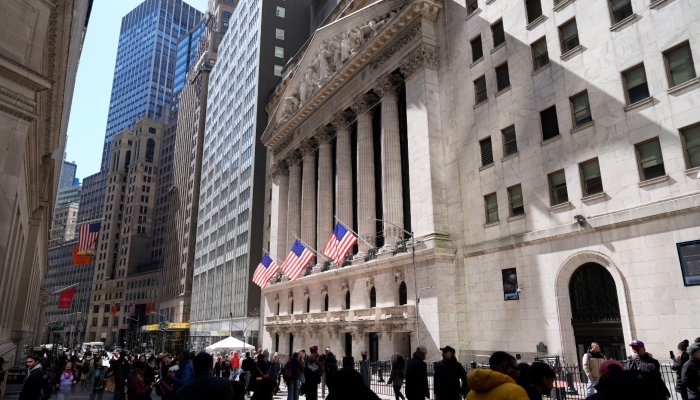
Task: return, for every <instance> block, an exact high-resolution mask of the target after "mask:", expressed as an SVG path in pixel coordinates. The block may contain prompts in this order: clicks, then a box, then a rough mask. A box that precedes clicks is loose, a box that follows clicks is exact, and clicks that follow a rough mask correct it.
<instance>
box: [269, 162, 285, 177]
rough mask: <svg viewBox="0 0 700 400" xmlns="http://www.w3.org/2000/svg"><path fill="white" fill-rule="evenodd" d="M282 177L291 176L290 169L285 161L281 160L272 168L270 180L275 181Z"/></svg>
mask: <svg viewBox="0 0 700 400" xmlns="http://www.w3.org/2000/svg"><path fill="white" fill-rule="evenodd" d="M282 175H289V169H288V168H287V162H286V161H285V160H279V161H277V162H275V163H274V164H272V167H270V178H272V179H275V178H277V177H279V176H282Z"/></svg>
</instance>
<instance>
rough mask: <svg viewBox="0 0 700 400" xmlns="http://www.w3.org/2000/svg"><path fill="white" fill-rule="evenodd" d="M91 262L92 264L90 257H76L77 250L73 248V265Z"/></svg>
mask: <svg viewBox="0 0 700 400" xmlns="http://www.w3.org/2000/svg"><path fill="white" fill-rule="evenodd" d="M91 262H92V257H90V256H79V255H78V248H77V247H73V265H80V264H90V263H91Z"/></svg>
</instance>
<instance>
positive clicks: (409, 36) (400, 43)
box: [369, 22, 421, 72]
mask: <svg viewBox="0 0 700 400" xmlns="http://www.w3.org/2000/svg"><path fill="white" fill-rule="evenodd" d="M420 31H421V24H420V23H419V22H415V23H413V24H412V25H411V26H410V27H409V28H407V29H406V34H405V35H404V36H403V37H401V38H400V39H399V40H397V41H396V43H394V44H392V45H391V47H389V48H388V49H386V51H384V53H382V55H380V56H379V58H377V59H375V60H374V61H372V62H371V63H370V64H369V71H370V72H374V71H375V70H376V69H377V68H379V67H381V66H382V65H383V64H384V63H385V62H387V61H388V60H389V59H390V58H391V57H392V56H393V55H394V54H396V52H397V51H399V50H401V49H402V48H403V47H404V46H405V45H407V44H408V43H410V42H411V41H412V40H413V38H414V37H416V35H417V34H418V32H420Z"/></svg>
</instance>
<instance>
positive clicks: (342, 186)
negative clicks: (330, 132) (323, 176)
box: [331, 111, 353, 229]
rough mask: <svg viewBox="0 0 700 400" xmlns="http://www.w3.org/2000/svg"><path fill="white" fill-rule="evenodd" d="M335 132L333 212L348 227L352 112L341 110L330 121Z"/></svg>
mask: <svg viewBox="0 0 700 400" xmlns="http://www.w3.org/2000/svg"><path fill="white" fill-rule="evenodd" d="M331 123H332V124H333V127H334V128H335V132H336V139H335V140H336V145H335V162H336V167H335V214H336V216H337V217H338V219H339V220H341V221H343V223H344V224H346V225H347V226H348V228H351V229H352V228H353V227H352V221H353V204H352V200H353V193H352V146H351V141H350V124H351V123H352V114H350V113H349V112H346V111H343V112H340V113H338V114H336V115H335V116H334V118H333V120H332V121H331Z"/></svg>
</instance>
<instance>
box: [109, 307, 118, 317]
mask: <svg viewBox="0 0 700 400" xmlns="http://www.w3.org/2000/svg"><path fill="white" fill-rule="evenodd" d="M109 313H110V314H112V315H117V306H112V307H110V308H109Z"/></svg>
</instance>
